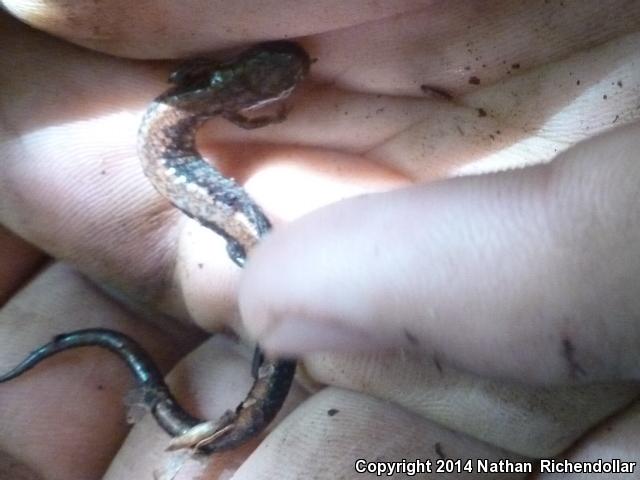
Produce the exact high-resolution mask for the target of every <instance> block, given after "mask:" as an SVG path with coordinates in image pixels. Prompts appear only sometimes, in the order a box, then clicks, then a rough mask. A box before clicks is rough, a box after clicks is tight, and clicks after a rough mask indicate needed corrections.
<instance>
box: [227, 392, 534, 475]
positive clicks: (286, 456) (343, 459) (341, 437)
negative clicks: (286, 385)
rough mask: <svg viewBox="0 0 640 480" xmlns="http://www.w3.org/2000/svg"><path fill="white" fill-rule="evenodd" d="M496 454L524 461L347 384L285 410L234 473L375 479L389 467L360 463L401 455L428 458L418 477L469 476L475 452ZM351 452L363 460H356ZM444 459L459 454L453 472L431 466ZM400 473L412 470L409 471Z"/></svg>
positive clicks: (400, 458) (480, 456)
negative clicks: (279, 421) (377, 469)
mask: <svg viewBox="0 0 640 480" xmlns="http://www.w3.org/2000/svg"><path fill="white" fill-rule="evenodd" d="M499 458H505V459H509V460H512V461H516V460H524V459H523V458H522V457H519V456H517V455H513V454H508V453H506V452H504V451H501V450H498V449H495V448H492V447H490V446H488V445H486V444H484V443H482V442H478V441H475V440H473V439H470V438H468V437H466V436H465V435H462V434H458V433H454V432H452V431H450V430H447V429H444V428H441V427H439V426H437V425H435V424H432V423H430V422H428V421H426V420H424V419H421V418H419V417H417V416H416V415H413V414H410V413H407V412H406V411H404V410H402V409H400V408H397V407H394V406H393V405H390V404H389V403H387V402H384V401H380V400H376V399H373V398H371V397H368V396H364V395H361V394H358V393H355V392H350V391H348V390H342V389H338V388H327V389H325V390H323V391H322V392H320V393H318V394H316V395H314V396H313V397H311V398H310V399H309V400H307V401H306V402H305V403H303V404H302V405H300V407H298V408H297V409H296V410H295V411H294V412H293V413H292V414H291V415H290V416H289V417H287V418H286V419H285V420H284V421H283V422H282V424H281V425H279V426H278V428H277V429H276V430H274V432H273V433H272V434H271V435H269V436H268V437H267V438H266V439H265V441H264V442H262V443H261V444H260V446H259V447H258V449H257V450H256V451H255V452H254V453H253V455H251V456H250V457H249V458H248V460H247V461H246V462H245V463H244V464H243V465H242V467H241V468H240V469H239V470H238V471H237V472H236V474H235V477H234V478H237V479H238V480H244V479H249V478H256V476H258V478H260V479H265V480H267V479H283V480H287V479H297V478H308V477H310V476H313V477H314V478H319V479H332V478H360V477H361V476H362V477H363V478H379V477H380V476H390V471H389V470H386V471H381V474H380V475H376V474H375V473H372V472H371V471H369V470H366V465H367V464H372V467H375V464H376V462H397V463H399V464H402V463H403V460H404V461H405V463H411V462H413V461H414V460H415V459H420V460H422V461H423V462H426V461H428V460H430V462H431V471H428V470H425V471H415V472H414V473H413V475H419V476H420V478H429V479H434V478H443V476H446V477H448V478H454V479H462V478H477V476H478V473H477V470H476V464H475V459H485V460H487V461H496V460H497V459H499ZM358 459H361V460H364V462H362V461H361V462H359V463H358V466H356V461H357V460H358ZM446 459H451V460H452V462H455V461H457V460H460V465H461V466H460V471H459V472H458V471H457V470H454V471H448V472H447V471H446V470H441V471H437V468H438V465H441V464H439V463H438V462H443V461H444V460H446ZM467 460H471V463H472V464H473V469H472V471H465V470H463V467H462V466H463V465H465V464H466V463H467ZM469 465H471V464H469ZM356 468H359V470H356ZM363 468H364V470H363ZM425 468H426V467H425ZM374 472H375V470H374ZM400 473H405V474H409V475H407V476H413V475H412V474H411V472H410V471H406V472H400ZM363 474H364V475H363ZM394 476H399V475H398V473H396V474H395V475H394ZM501 478H508V479H522V478H524V475H522V474H507V475H504V476H503V477H501Z"/></svg>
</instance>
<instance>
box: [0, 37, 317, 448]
mask: <svg viewBox="0 0 640 480" xmlns="http://www.w3.org/2000/svg"><path fill="white" fill-rule="evenodd" d="M309 65H310V61H309V57H308V55H307V53H306V52H305V51H304V50H303V49H302V48H301V47H299V46H298V45H296V44H295V43H292V42H284V41H283V42H271V43H265V44H261V45H258V46H256V47H254V48H252V49H250V50H248V51H246V52H245V53H243V54H241V55H239V56H238V57H236V58H235V59H233V60H231V61H227V62H223V63H216V62H213V61H211V60H192V61H190V62H188V63H186V64H184V65H183V66H181V67H180V68H179V69H178V70H177V71H176V72H174V73H173V74H172V75H171V77H170V79H169V80H170V82H171V83H173V84H174V86H173V87H172V88H171V89H169V90H168V91H167V92H165V93H164V94H162V95H160V96H159V97H158V98H156V99H155V100H154V101H153V102H152V103H151V105H150V106H149V108H148V109H147V112H146V113H145V115H144V118H143V120H142V124H141V126H140V130H139V134H138V154H139V157H140V160H141V161H142V167H143V169H144V172H145V174H146V175H147V177H148V178H149V179H150V180H151V182H152V183H153V185H154V186H155V188H156V189H157V190H158V191H159V192H160V193H161V194H162V195H163V196H165V197H166V198H167V199H168V200H169V201H170V202H171V203H173V204H174V205H175V206H176V207H178V208H179V209H180V210H182V211H183V212H184V213H186V214H187V215H189V216H190V217H192V218H194V219H196V220H198V221H199V222H200V223H201V224H202V225H204V226H205V227H208V228H210V229H211V230H213V231H215V232H216V233H218V234H220V235H221V236H223V237H224V238H225V239H226V240H227V251H228V253H229V257H230V258H231V259H232V260H233V261H234V262H235V263H236V264H237V265H239V266H242V265H244V262H245V258H246V255H247V252H248V251H249V250H250V249H251V247H253V246H254V245H255V244H256V243H257V242H258V240H259V239H260V237H261V236H262V235H264V234H265V233H266V232H267V231H268V230H269V229H270V223H269V220H268V219H267V217H266V216H265V215H264V213H263V212H262V210H261V209H260V208H259V207H258V206H257V205H256V204H255V203H254V202H253V200H252V199H251V198H250V197H249V196H248V194H247V193H246V192H245V191H244V189H243V188H242V187H241V186H240V185H238V184H237V183H236V182H235V181H234V180H233V179H230V178H227V177H225V176H223V175H222V174H221V173H220V172H219V171H218V170H216V169H215V168H214V167H213V166H212V165H211V164H210V163H208V162H206V161H205V160H204V159H203V158H202V157H201V155H200V154H199V153H198V150H197V148H196V146H195V135H196V132H197V130H198V128H200V126H202V125H203V124H204V123H205V122H206V121H207V120H209V119H210V118H212V117H214V116H217V115H220V116H222V117H224V118H226V119H227V120H229V121H231V122H233V123H234V124H236V125H238V126H240V127H242V128H257V127H261V126H264V125H268V124H269V123H273V122H279V121H282V120H284V110H282V109H281V110H280V112H279V113H277V114H275V115H272V116H263V117H256V118H247V117H245V116H244V115H243V113H244V112H246V111H248V110H253V109H257V108H260V107H262V106H264V105H266V104H270V103H274V102H277V101H280V100H283V99H285V98H286V97H288V96H289V94H291V92H292V91H293V90H294V89H295V88H296V86H297V85H298V84H299V83H300V81H301V80H302V79H303V78H304V76H305V75H306V74H307V72H308V70H309ZM86 346H99V347H103V348H106V349H108V350H110V351H112V352H115V353H116V354H117V355H118V356H119V357H121V358H122V359H123V360H124V361H125V362H126V364H127V366H128V367H129V368H130V369H131V370H132V372H133V373H134V376H135V379H136V382H137V384H138V388H139V389H141V391H142V393H143V395H141V397H142V402H143V403H144V405H146V407H148V408H149V409H150V411H151V412H152V414H153V415H154V417H155V418H156V420H157V421H158V423H159V424H160V426H161V427H162V428H163V429H164V430H165V431H166V432H167V433H169V434H170V435H171V436H173V437H175V438H174V439H173V440H172V441H171V443H170V445H169V449H179V448H192V449H194V450H195V451H196V452H199V453H213V452H219V451H223V450H230V449H233V448H235V447H237V446H238V445H240V444H242V443H244V442H246V441H247V440H249V439H251V438H253V437H254V436H255V435H256V434H258V433H259V432H261V431H262V430H263V429H264V428H265V427H266V426H267V425H268V424H269V422H270V421H271V420H272V419H273V418H274V417H275V415H276V414H277V413H278V411H279V410H280V408H281V406H282V404H283V402H284V400H285V398H286V396H287V393H288V392H289V388H290V386H291V382H292V380H293V375H294V373H295V368H296V365H295V362H294V361H291V360H274V361H271V360H265V359H264V357H263V355H262V353H261V352H260V350H259V348H257V349H256V352H255V356H254V368H253V372H254V377H255V382H254V384H253V387H252V388H251V391H250V392H249V394H248V396H247V398H246V399H245V400H244V401H243V402H242V403H241V404H240V405H239V406H238V407H237V408H236V409H235V411H229V412H227V414H225V415H224V416H223V417H222V418H221V419H219V420H218V421H216V422H209V421H203V420H199V419H197V418H195V417H193V416H191V415H190V414H189V413H187V412H186V411H184V410H183V409H182V408H181V407H180V406H179V405H178V403H177V402H176V400H175V399H174V398H173V396H172V395H171V393H170V391H169V389H168V387H167V386H166V385H165V383H164V380H163V377H162V373H161V372H160V371H159V370H158V368H157V367H156V366H155V365H154V363H153V361H152V360H151V358H150V357H149V356H148V355H147V354H146V353H145V352H144V350H143V349H142V348H141V347H140V346H139V345H138V344H137V343H136V342H135V341H134V340H133V339H131V338H129V337H127V336H126V335H124V334H122V333H119V332H115V331H113V330H106V329H87V330H78V331H75V332H70V333H66V334H62V335H58V336H56V337H55V338H54V339H53V341H52V342H51V343H48V344H47V345H44V346H42V347H40V348H39V349H37V350H35V351H34V352H32V353H31V354H30V355H29V356H28V357H27V358H26V359H25V360H24V361H23V362H22V363H20V364H19V365H18V366H16V367H15V368H14V369H13V370H11V371H10V372H8V373H6V374H5V375H3V376H0V383H1V382H6V381H8V380H11V379H12V378H15V377H17V376H19V375H20V374H22V373H24V372H25V371H27V370H29V369H31V368H32V367H33V366H35V365H36V364H37V363H38V362H40V361H41V360H43V359H45V358H47V357H49V356H51V355H53V354H55V353H57V352H60V351H63V350H67V349H70V348H76V347H86Z"/></svg>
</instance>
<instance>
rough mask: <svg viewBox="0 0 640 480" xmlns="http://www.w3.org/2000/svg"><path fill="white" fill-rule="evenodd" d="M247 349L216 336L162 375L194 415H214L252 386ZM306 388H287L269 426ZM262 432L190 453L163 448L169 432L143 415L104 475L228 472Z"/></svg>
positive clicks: (178, 479) (113, 478)
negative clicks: (200, 454) (222, 449)
mask: <svg viewBox="0 0 640 480" xmlns="http://www.w3.org/2000/svg"><path fill="white" fill-rule="evenodd" d="M249 359H250V352H249V350H248V349H243V348H240V347H239V346H238V345H237V344H234V343H233V342H231V341H230V340H229V339H228V338H225V337H222V336H216V337H214V338H212V339H210V340H209V341H207V342H206V343H205V344H203V345H202V346H201V347H199V348H198V349H196V350H195V351H194V352H192V353H191V354H190V355H188V356H187V357H185V358H184V359H183V360H182V361H181V362H180V364H179V365H178V366H177V367H176V368H175V369H174V370H173V371H172V372H171V374H170V375H169V377H168V379H167V381H168V383H169V385H170V386H171V389H172V391H173V392H174V393H175V395H176V397H177V398H178V401H179V402H180V403H181V404H183V405H184V407H185V408H186V409H187V410H188V411H189V412H191V413H193V414H194V415H197V416H199V417H200V418H205V419H211V420H215V419H217V418H220V417H221V416H222V415H223V414H224V413H225V412H226V411H227V410H229V409H230V408H233V407H234V406H235V405H238V404H240V402H241V401H242V400H244V398H245V396H246V393H247V391H248V390H249V388H250V387H251V384H252V382H253V378H252V376H251V371H250V368H249V365H250V362H249ZM304 397H305V394H304V393H303V392H302V390H301V389H299V388H296V387H295V386H294V388H292V390H291V392H290V394H289V395H288V397H287V401H286V402H285V405H284V407H283V409H282V410H281V411H280V413H279V414H278V416H277V417H276V419H275V420H274V422H273V423H272V424H271V425H270V427H269V428H270V429H272V428H274V427H275V426H276V425H277V424H278V423H279V422H280V420H281V419H282V418H284V417H285V416H286V415H288V414H289V413H290V412H291V410H292V409H293V408H294V407H295V406H296V405H297V404H298V403H300V402H301V401H302V399H303V398H304ZM261 440H262V437H256V438H255V439H254V440H252V441H251V442H249V443H248V444H246V445H244V446H241V447H239V448H237V449H234V450H232V451H230V452H227V453H218V454H215V455H212V456H209V457H205V458H201V459H194V458H191V452H189V451H174V452H167V451H166V448H167V446H168V444H169V437H168V436H167V434H166V433H165V432H163V431H162V430H160V428H159V427H158V425H157V424H156V422H155V421H154V420H153V419H151V418H150V417H149V416H148V415H147V416H146V417H144V419H143V420H142V421H140V422H139V423H138V424H136V426H135V428H134V429H133V430H132V432H131V434H130V435H129V436H128V437H127V440H126V442H125V443H124V445H123V446H122V448H121V449H120V451H119V452H118V455H117V456H116V457H115V459H114V461H113V463H112V464H111V466H110V468H109V471H108V472H107V474H106V476H105V477H104V478H105V479H108V480H120V479H128V478H159V479H165V478H167V479H168V478H171V479H174V478H175V480H186V479H191V478H200V477H199V475H203V474H205V473H206V475H207V476H206V477H203V478H218V475H221V474H222V472H227V473H229V472H233V471H234V470H235V469H237V468H238V467H239V466H240V465H241V464H242V462H244V461H245V459H246V458H247V457H248V456H249V455H250V454H251V452H252V451H253V450H254V449H255V448H256V446H257V445H258V444H259V442H260V441H261Z"/></svg>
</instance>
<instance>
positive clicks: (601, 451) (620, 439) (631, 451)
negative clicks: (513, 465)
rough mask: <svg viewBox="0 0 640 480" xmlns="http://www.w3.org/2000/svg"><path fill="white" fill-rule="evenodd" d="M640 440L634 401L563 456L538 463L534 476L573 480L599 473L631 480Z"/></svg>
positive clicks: (639, 410)
mask: <svg viewBox="0 0 640 480" xmlns="http://www.w3.org/2000/svg"><path fill="white" fill-rule="evenodd" d="M639 440H640V406H639V405H638V404H636V405H635V406H634V407H632V408H630V409H629V410H627V411H626V412H624V413H623V414H621V415H618V416H616V417H615V418H612V419H611V420H610V421H609V422H607V423H606V424H603V425H602V426H601V427H600V428H598V429H597V430H595V431H594V432H593V433H592V434H591V435H589V436H587V437H585V439H584V440H583V441H582V442H581V444H580V445H578V446H577V447H576V448H574V449H573V450H571V451H570V452H568V453H567V454H566V455H564V456H563V458H560V459H557V460H556V461H555V462H554V461H553V460H550V459H547V461H546V462H544V463H541V464H540V472H541V474H540V475H539V476H537V477H535V478H536V479H538V480H553V479H559V478H563V479H564V478H567V479H569V480H572V479H579V478H585V476H586V475H587V474H588V473H590V474H589V476H596V474H600V475H599V476H601V478H619V479H624V480H632V479H634V478H637V477H638V458H640V447H639V445H640V442H639ZM578 468H582V471H578ZM590 468H591V469H592V470H589V469H590ZM609 468H612V470H608V469H609ZM582 472H584V473H582Z"/></svg>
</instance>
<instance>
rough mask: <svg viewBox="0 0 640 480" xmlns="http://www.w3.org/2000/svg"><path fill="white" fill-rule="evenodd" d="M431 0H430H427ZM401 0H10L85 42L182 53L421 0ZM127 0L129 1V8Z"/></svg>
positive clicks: (10, 6) (36, 22) (294, 32)
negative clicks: (373, 0) (141, 0)
mask: <svg viewBox="0 0 640 480" xmlns="http://www.w3.org/2000/svg"><path fill="white" fill-rule="evenodd" d="M426 3H431V2H426ZM424 4H425V2H424V1H423V0H403V1H400V2H392V3H388V4H380V5H376V6H375V7H374V6H372V5H371V4H370V3H369V2H367V1H365V0H358V1H356V2H341V1H338V0H331V1H329V2H323V3H322V4H319V3H318V2H313V1H310V0H305V1H297V0H296V1H287V2H282V1H277V2H276V1H269V2H263V3H261V4H260V7H259V8H256V5H255V4H254V3H253V2H251V1H250V0H243V1H241V2H231V1H217V2H215V3H214V4H212V3H210V2H202V1H199V0H192V1H188V2H180V3H178V4H176V3H174V2H170V1H166V0H164V1H162V0H157V1H154V2H146V3H145V4H144V5H143V4H133V5H132V4H129V3H125V2H107V3H105V4H96V3H94V2H90V1H81V2H74V3H67V2H49V3H46V4H43V3H41V2H37V1H26V2H19V1H14V0H5V1H4V2H3V6H4V7H5V8H6V9H7V10H8V11H10V12H11V13H12V14H13V15H15V16H16V17H18V18H20V19H21V20H22V21H24V22H26V23H28V24H30V25H33V26H35V27H36V28H39V29H42V30H45V31H47V32H50V33H53V34H55V35H57V36H60V37H63V38H65V39H67V40H70V41H72V42H75V43H78V44H80V45H84V46H87V47H89V48H93V49H96V50H101V51H104V52H108V53H113V54H118V55H124V56H131V57H139V58H154V57H155V58H158V57H163V58H167V57H183V56H193V55H194V54H196V53H202V52H209V51H211V50H217V49H220V48H223V47H229V46H235V45H238V44H246V43H255V42H259V41H264V40H269V39H280V38H294V37H300V36H306V35H313V34H315V33H320V32H324V31H327V30H333V29H340V28H345V27H348V26H351V25H356V24H359V23H362V22H369V21H375V20H378V19H381V18H386V17H390V16H393V15H397V14H399V13H402V12H406V11H415V10H416V9H417V8H420V7H421V6H423V5H424ZM125 7H126V8H125Z"/></svg>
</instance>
